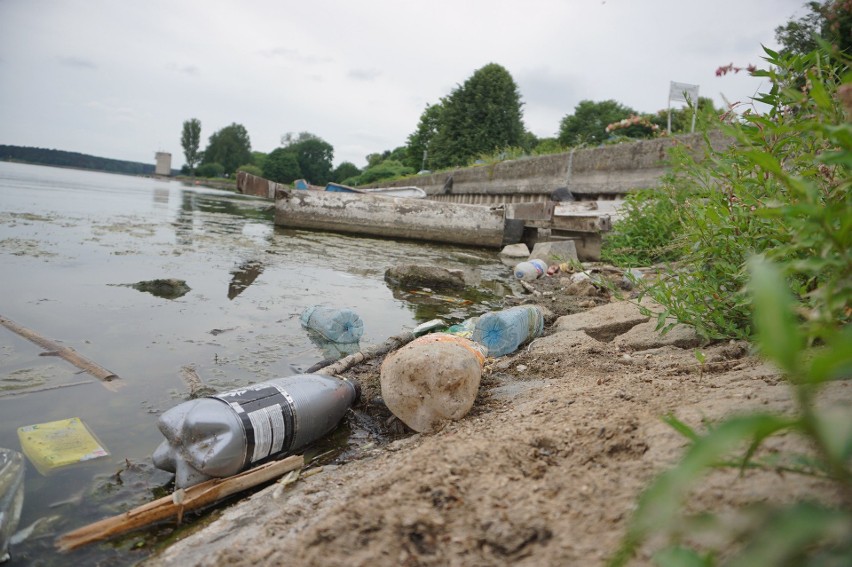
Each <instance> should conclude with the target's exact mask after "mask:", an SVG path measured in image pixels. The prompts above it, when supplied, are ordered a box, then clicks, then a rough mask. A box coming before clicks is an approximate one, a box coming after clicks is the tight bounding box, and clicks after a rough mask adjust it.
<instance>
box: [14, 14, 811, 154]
mask: <svg viewBox="0 0 852 567" xmlns="http://www.w3.org/2000/svg"><path fill="white" fill-rule="evenodd" d="M803 4H804V0H710V1H708V0H523V1H521V0H513V1H504V0H425V1H419V2H415V1H407V0H360V1H356V0H349V1H347V0H299V1H287V0H277V1H276V0H258V1H252V0H246V1H242V2H237V1H224V0H204V1H181V0H0V144H12V145H20V146H38V147H43V148H55V149H60V150H67V151H76V152H82V153H87V154H93V155H97V156H102V157H109V158H116V159H125V160H131V161H139V162H147V163H153V162H154V153H155V152H156V151H167V152H171V154H172V165H173V167H180V166H181V165H183V164H184V158H183V152H182V149H181V146H180V134H181V129H182V125H183V122H184V121H185V120H187V119H189V118H198V119H199V120H200V121H201V126H202V130H201V136H202V143H201V148H202V149H203V148H204V147H205V146H206V144H207V139H208V137H209V136H210V135H211V134H212V133H213V132H215V131H216V130H218V129H220V128H223V127H225V126H228V125H229V124H231V123H233V122H236V123H239V124H242V125H243V126H245V128H246V129H247V130H248V133H249V136H250V138H251V143H252V149H253V150H255V151H262V152H270V151H272V150H273V149H275V148H276V147H278V146H279V145H280V139H281V136H282V135H283V134H285V133H287V132H302V131H308V132H311V133H314V134H316V135H318V136H320V137H321V138H323V139H324V140H325V141H327V142H328V143H330V144H331V145H332V146H334V163H335V165H337V164H339V163H340V162H342V161H351V162H353V163H355V165H357V166H358V167H363V166H364V165H365V164H366V160H365V156H366V155H367V154H370V153H374V152H382V151H384V150H389V149H393V148H395V147H398V146H401V145H404V144H405V142H406V138H407V136H408V135H409V134H411V133H412V132H413V131H414V130H415V128H416V127H417V122H418V120H419V118H420V115H421V114H422V112H423V110H424V108H425V107H426V105H427V104H434V103H436V102H438V101H439V100H440V99H441V97H443V96H446V95H447V94H449V93H450V92H451V91H452V89H454V88H455V87H457V86H458V85H460V84H462V83H464V82H465V80H467V79H468V78H469V77H470V76H471V75H472V74H473V73H474V71H476V70H477V69H479V68H481V67H483V66H485V65H487V64H488V63H498V64H500V65H502V66H503V67H505V68H506V69H507V70H508V71H509V73H511V75H512V77H513V78H514V79H515V82H516V83H517V84H518V86H519V89H520V93H521V98H522V100H523V102H524V106H523V110H524V121H525V124H526V126H527V128H528V129H529V130H530V131H531V132H533V133H534V134H535V135H537V136H539V137H548V136H554V135H555V134H556V133H557V131H558V129H559V122H560V120H561V119H562V117H564V116H565V115H566V114H571V113H573V109H574V107H575V106H576V105H577V103H578V102H580V101H581V100H585V99H589V100H594V101H601V100H606V99H615V100H617V101H618V102H620V103H622V104H625V105H627V106H630V107H632V108H634V109H636V110H638V111H641V112H654V111H656V110H659V109H663V108H666V104H667V97H668V89H669V82H670V81H678V82H683V83H692V84H697V85H699V86H700V94H701V95H702V96H710V97H712V98H713V99H714V101H715V102H716V105H717V106H722V105H723V104H724V99H723V95H724V97H725V98H726V99H727V100H729V101H731V102H734V101H748V100H749V97H751V96H753V95H754V94H755V93H756V92H757V91H758V90H760V89H762V88H765V87H766V84H765V82H762V80H761V79H758V78H754V77H749V76H746V75H745V74H744V73H741V74H739V75H733V76H731V75H729V76H726V77H722V78H719V77H716V76H715V70H716V68H717V67H719V66H720V65H726V64H728V63H734V64H735V65H741V66H746V65H748V64H749V63H752V64H757V65H758V66H760V64H761V63H763V60H762V59H761V57H762V55H763V52H762V50H761V44H764V45H766V46H768V47H777V44H776V42H775V34H774V29H775V27H777V26H778V25H782V24H784V23H785V22H787V21H788V20H789V19H790V18H791V17H794V16H795V17H797V18H798V17H800V16H802V15H804V13H805V10H804V9H803V8H802V6H803Z"/></svg>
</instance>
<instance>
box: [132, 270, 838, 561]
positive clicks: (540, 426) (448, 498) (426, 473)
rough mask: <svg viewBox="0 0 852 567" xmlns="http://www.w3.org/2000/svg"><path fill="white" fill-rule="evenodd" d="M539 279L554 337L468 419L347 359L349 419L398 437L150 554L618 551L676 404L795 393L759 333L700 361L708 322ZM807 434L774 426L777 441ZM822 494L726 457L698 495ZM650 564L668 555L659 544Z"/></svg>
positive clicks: (748, 498)
mask: <svg viewBox="0 0 852 567" xmlns="http://www.w3.org/2000/svg"><path fill="white" fill-rule="evenodd" d="M548 285H549V286H550V289H547V286H548ZM535 287H536V291H538V292H539V293H540V294H541V295H535V296H533V295H530V296H527V298H528V299H527V300H529V301H533V300H535V301H536V302H540V303H544V304H545V305H548V304H549V307H551V309H554V310H555V316H556V315H561V317H559V318H556V317H555V316H554V318H553V319H552V320H551V321H550V323H549V325H548V327H547V330H546V336H544V337H541V338H539V339H537V340H535V341H534V342H533V343H532V344H531V345H529V346H527V347H524V348H523V349H522V350H521V351H519V352H518V353H516V354H514V355H512V356H509V357H504V358H501V359H496V360H490V361H489V364H488V365H487V367H486V373H485V376H484V379H483V381H482V384H481V386H480V391H479V395H478V397H477V401H476V404H475V405H474V408H473V410H472V412H471V413H470V414H469V415H468V416H467V417H465V418H464V419H462V420H461V421H458V422H454V423H451V424H449V425H447V426H446V427H444V428H443V429H442V430H440V431H439V432H437V433H434V434H416V435H415V434H412V433H411V432H409V431H406V429H405V427H404V426H403V425H402V424H400V423H399V422H398V421H396V420H395V419H394V418H393V417H392V416H391V415H390V414H389V413H383V411H385V412H386V410H383V409H382V405H381V402H380V400H379V399H378V386H377V383H378V373H379V365H380V363H381V361H380V360H374V361H371V362H369V363H365V364H363V365H361V366H359V367H357V368H355V369H353V370H351V371H349V372H348V373H347V375H348V376H350V377H354V378H357V379H358V380H360V381H361V383H362V385H363V387H364V395H363V398H362V399H363V402H362V403H361V404H360V405H359V406H357V407H356V408H355V409H354V411H353V412H351V415H350V417H349V419H351V420H357V421H358V422H359V423H361V424H362V425H363V424H374V425H375V424H378V426H379V427H382V428H386V431H385V432H384V434H385V437H383V438H384V439H391V441H390V442H387V443H383V444H382V443H372V442H370V443H364V444H361V445H360V446H358V447H356V448H355V449H354V450H352V451H349V452H348V453H346V455H345V456H344V458H342V459H339V460H338V461H337V462H335V463H334V464H331V465H325V466H323V467H321V468H315V469H314V472H315V473H316V474H312V475H311V476H309V477H307V478H303V479H302V480H300V481H298V482H296V483H295V484H291V485H289V486H287V487H286V488H284V487H281V486H278V485H272V486H270V487H268V488H266V489H264V490H262V491H260V492H258V493H256V494H254V495H253V496H251V497H250V498H247V499H244V500H242V501H240V502H238V503H236V504H234V505H232V506H231V507H229V508H228V509H226V510H225V511H224V512H222V513H221V515H220V516H219V517H218V518H217V519H216V520H214V521H212V522H211V523H210V524H209V525H207V526H206V527H205V528H203V529H201V530H199V531H197V532H196V533H194V534H192V535H188V536H187V537H185V539H183V540H182V541H179V542H177V543H174V544H173V545H172V546H171V547H169V548H168V549H165V550H163V551H162V552H161V553H160V554H159V555H158V556H155V557H152V558H150V559H148V560H147V561H145V562H144V563H143V564H144V565H146V566H148V567H152V566H161V565H162V566H171V565H187V564H192V565H220V564H229V565H258V564H260V565H279V564H285V563H286V564H296V565H368V564H370V565H372V564H378V565H391V564H393V565H464V566H474V565H476V566H478V565H510V564H511V565H600V564H602V563H603V562H604V561H605V560H606V558H607V557H608V556H609V555H610V554H611V553H612V552H613V551H614V549H615V548H616V546H617V544H618V542H619V538H620V537H621V535H622V534H623V532H624V530H625V527H626V524H627V521H628V519H629V516H630V513H631V510H632V509H633V507H634V501H635V498H636V496H637V495H638V493H639V492H640V490H641V489H642V488H643V487H644V486H645V485H646V484H647V482H648V481H649V480H650V479H651V478H652V477H653V476H654V474H655V473H657V472H659V471H661V470H662V469H663V468H665V467H666V466H668V465H670V464H672V463H674V462H675V460H676V459H677V457H678V456H679V454H680V453H681V451H682V449H683V447H684V441H683V438H682V437H681V436H679V435H678V434H677V433H676V432H674V431H673V430H672V429H671V428H669V427H668V426H667V425H665V424H664V423H663V422H662V421H661V420H660V417H661V416H662V415H665V414H667V413H673V414H674V415H676V416H677V417H678V418H679V419H681V420H683V421H685V422H686V423H687V424H689V425H691V426H695V427H700V426H701V423H702V421H704V420H715V419H718V418H721V417H722V416H726V415H729V414H731V413H735V412H740V411H745V410H751V409H755V408H759V409H761V410H769V411H786V410H788V409H790V408H791V407H792V401H791V391H790V389H789V388H788V386H787V385H786V383H785V382H783V380H782V379H781V377H780V375H779V374H778V372H777V371H776V370H775V369H774V368H773V367H771V366H770V365H768V364H765V363H763V362H761V361H760V360H758V359H757V358H755V357H754V356H752V355H751V354H750V353H749V349H748V346H747V345H746V344H744V343H728V342H725V343H719V344H713V345H701V346H700V347H698V348H700V350H701V351H702V352H703V353H704V354H705V357H706V359H705V362H704V364H699V362H698V361H697V359H696V357H695V354H694V350H695V348H696V344H698V343H696V342H695V341H696V338H695V337H694V335H691V334H690V333H689V332H688V331H684V332H681V333H678V334H672V335H669V336H666V337H659V336H657V335H656V334H655V333H654V331H653V328H652V327H653V326H652V325H647V324H645V321H646V320H647V319H646V318H645V317H643V316H642V315H641V314H639V312H638V310H637V308H636V307H635V306H633V305H631V304H629V303H620V304H617V305H616V304H613V303H608V302H607V298H605V297H602V296H601V295H600V294H598V295H595V296H593V297H579V296H571V295H567V294H565V293H564V289H563V288H562V287H561V284H558V282H557V280H556V279H554V280H552V281H551V282H549V284H547V283H545V282H541V283H538V284H536V286H535ZM548 293H549V294H550V295H547V294H548ZM572 313H573V314H572ZM830 394H831V396H830V397H831V400H833V402H832V403H844V404H847V405H848V404H849V401H850V399H852V392H850V388H849V385H848V384H847V383H838V384H834V385H832V388H831V392H830ZM394 432H395V433H394ZM791 443H792V442H791V441H790V440H786V439H783V438H777V439H773V440H772V441H771V442H770V443H769V444H768V447H767V449H766V450H768V451H774V450H779V449H784V450H787V449H790V446H791ZM806 495H807V496H810V497H818V498H826V499H831V498H833V497H834V496H836V495H833V494H832V493H831V490H830V488H829V487H828V486H827V485H824V484H822V483H821V482H820V481H818V480H815V479H810V478H803V477H784V476H780V475H778V474H776V473H774V472H772V473H770V472H765V471H757V470H753V471H748V472H746V474H745V475H744V476H742V477H740V476H738V472H737V471H732V470H718V471H715V472H713V473H712V474H710V475H709V476H708V477H706V478H705V479H704V480H703V481H702V482H701V483H700V484H699V485H698V486H697V488H696V489H695V490H694V491H693V492H692V494H691V499H690V506H691V510H693V511H697V510H701V509H705V508H708V507H711V506H712V507H713V508H714V509H717V510H718V509H727V508H731V507H735V506H742V505H745V504H749V503H755V502H763V501H788V500H791V499H794V498H799V497H803V496H806ZM636 564H640V565H644V564H650V553H649V551H648V550H643V553H642V554H641V555H640V557H638V558H637V560H636Z"/></svg>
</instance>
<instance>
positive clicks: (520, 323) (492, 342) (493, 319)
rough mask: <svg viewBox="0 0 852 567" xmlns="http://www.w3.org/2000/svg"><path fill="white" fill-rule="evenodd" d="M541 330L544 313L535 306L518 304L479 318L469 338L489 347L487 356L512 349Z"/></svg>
mask: <svg viewBox="0 0 852 567" xmlns="http://www.w3.org/2000/svg"><path fill="white" fill-rule="evenodd" d="M543 330H544V315H543V313H542V311H541V309H540V308H539V307H538V306H536V305H519V306H517V307H511V308H509V309H504V310H503V311H491V312H489V313H485V314H484V315H481V316H480V317H479V321H477V322H476V328H475V329H474V330H473V335H472V336H471V338H472V339H473V340H474V341H476V342H478V343H479V344H481V345H482V346H484V347H485V348H487V349H488V356H495V357H496V356H503V355H504V354H509V353H510V352H515V351H516V350H517V349H518V347H519V346H521V345H522V344H523V343H525V342H526V341H528V340H530V339H533V338H535V337H537V336H539V335H540V334H541V333H542V331H543Z"/></svg>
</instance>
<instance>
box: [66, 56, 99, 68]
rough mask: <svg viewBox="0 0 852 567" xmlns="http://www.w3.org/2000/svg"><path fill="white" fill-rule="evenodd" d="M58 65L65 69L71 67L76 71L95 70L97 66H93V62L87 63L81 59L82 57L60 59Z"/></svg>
mask: <svg viewBox="0 0 852 567" xmlns="http://www.w3.org/2000/svg"><path fill="white" fill-rule="evenodd" d="M59 63H60V64H62V65H64V66H66V67H73V68H76V69H97V68H98V66H97V65H95V63H94V62H92V61H89V60H88V59H83V58H82V57H60V58H59Z"/></svg>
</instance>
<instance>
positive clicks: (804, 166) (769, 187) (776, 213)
mask: <svg viewBox="0 0 852 567" xmlns="http://www.w3.org/2000/svg"><path fill="white" fill-rule="evenodd" d="M766 54H767V57H766V60H767V61H768V62H769V63H770V65H772V68H771V69H770V70H769V71H755V74H758V75H760V76H764V77H767V78H768V79H769V80H770V81H771V84H772V87H771V90H770V92H769V93H766V94H764V95H761V96H760V97H759V98H758V99H757V100H759V101H761V102H764V103H766V104H767V105H769V107H770V110H769V111H768V112H767V113H765V114H763V115H758V114H755V113H747V114H744V115H743V116H742V117H741V118H740V119H732V122H731V123H730V124H729V126H728V131H729V132H730V133H731V135H732V136H733V137H734V139H735V140H736V144H735V145H733V146H731V147H729V148H727V149H725V150H722V151H713V150H708V154H707V155H706V156H705V159H704V160H702V161H701V162H700V163H698V162H696V161H695V160H693V159H692V158H690V157H689V156H680V158H679V159H680V160H681V161H679V162H678V164H679V165H678V167H679V168H680V169H681V171H680V174H681V177H680V181H677V182H676V183H674V185H673V186H672V188H671V189H673V190H674V189H677V188H678V187H684V186H685V185H684V184H687V183H689V182H690V181H692V182H693V183H694V184H695V185H693V186H692V187H689V189H690V190H691V191H692V192H693V193H691V194H690V197H689V198H688V199H685V200H684V204H683V206H682V207H679V209H678V211H677V219H678V222H679V223H680V224H681V227H682V231H683V232H682V234H683V246H684V248H683V249H684V256H683V259H682V262H683V263H682V264H681V266H680V268H679V269H678V270H671V271H670V272H669V273H668V274H667V275H666V276H664V277H663V278H661V279H660V280H658V281H657V282H656V283H655V285H654V287H652V288H651V289H650V291H649V292H650V293H651V294H652V295H654V297H655V298H656V299H657V300H658V301H660V302H661V303H663V305H664V306H665V308H666V312H665V313H663V314H661V316H668V315H674V316H676V317H677V318H678V319H679V320H683V321H686V322H690V323H692V324H694V325H696V327H698V328H700V329H702V330H703V332H704V334H705V335H707V336H724V337H727V336H748V337H750V338H752V339H753V340H754V343H755V345H756V347H757V348H758V350H759V351H760V352H761V354H762V355H763V356H765V357H766V358H768V359H769V360H771V361H772V362H773V363H774V364H775V365H776V366H777V367H778V368H779V369H780V370H781V371H782V372H783V374H784V376H785V379H786V380H787V382H788V383H789V385H790V386H791V388H792V389H793V392H794V396H793V399H794V408H793V410H792V411H789V412H786V413H784V414H778V413H764V412H752V413H747V414H744V415H737V416H733V417H729V418H726V419H724V420H722V421H720V422H717V423H713V424H710V425H709V427H708V428H707V430H706V431H704V432H698V431H696V430H694V429H693V428H691V427H689V426H688V425H686V424H685V423H683V422H681V421H679V420H678V419H677V418H676V417H674V416H667V417H666V421H667V422H668V423H669V424H670V425H671V426H672V427H674V428H675V429H676V430H677V431H678V432H680V433H682V434H683V435H684V436H685V437H686V438H687V439H688V440H689V446H688V448H687V450H686V452H685V454H684V456H683V458H682V459H681V460H680V462H679V463H678V464H677V465H676V466H674V467H673V468H672V469H670V470H668V471H666V472H664V473H663V474H662V475H660V476H659V477H658V478H657V479H656V480H655V481H654V482H653V483H652V484H651V485H650V486H649V488H648V489H647V490H645V491H644V492H643V493H642V495H641V496H640V498H639V500H638V503H637V507H636V510H635V512H634V514H633V516H632V518H631V520H630V522H629V526H628V529H627V533H626V535H625V537H624V539H623V541H622V545H621V547H620V549H619V550H618V552H617V553H616V554H615V555H614V556H613V557H612V558H611V560H610V565H611V566H613V567H615V566H621V565H626V564H627V563H628V562H629V561H630V559H631V558H632V557H633V556H634V555H635V554H636V553H637V551H638V550H640V549H643V550H645V551H648V552H651V553H652V554H653V558H654V561H655V562H656V564H657V565H661V566H665V567H670V566H716V565H727V566H749V567H752V566H755V567H761V566H767V567H768V566H772V567H775V566H817V565H819V566H833V565H838V566H839V565H849V564H850V560H852V408H850V405H849V401H848V400H844V399H842V398H839V399H831V397H830V396H828V402H829V403H826V398H827V397H826V396H822V398H818V395H819V393H820V392H821V391H822V390H823V389H824V388H826V387H827V386H828V385H829V384H830V383H831V382H835V381H840V380H849V379H850V378H852V326H850V325H849V318H850V315H852V307H850V299H852V261H850V254H852V242H850V238H852V207H850V182H849V172H850V170H852V124H850V121H849V119H850V118H852V84H850V75H849V73H848V69H849V65H848V63H849V61H848V60H844V59H843V58H842V57H841V56H839V55H837V54H830V53H829V48H828V47H827V46H822V47H821V48H820V50H818V51H816V52H814V53H811V54H809V55H805V56H796V57H789V58H784V57H781V56H779V55H778V54H777V53H775V52H773V51H770V50H766ZM841 102H843V103H844V104H845V106H846V109H845V110H846V113H847V114H846V115H845V116H844V114H843V108H842V106H841ZM732 118H733V117H732ZM684 168H686V169H689V168H693V169H692V171H687V170H686V169H684ZM661 321H662V319H661ZM835 386H836V385H835ZM818 399H821V401H822V403H818ZM778 435H785V436H787V437H788V438H799V439H801V440H802V441H804V443H803V445H802V446H804V447H807V448H808V449H804V451H806V453H803V454H784V453H783V452H782V453H780V454H779V453H777V452H771V451H763V450H761V448H762V447H763V446H764V444H765V442H766V440H767V439H769V438H771V437H774V436H778ZM732 455H733V456H732ZM714 467H735V468H737V469H739V471H740V473H741V474H742V475H747V474H749V472H750V471H751V470H753V469H757V468H759V469H764V470H770V471H774V472H776V473H777V474H779V475H784V476H785V477H786V478H787V480H788V482H796V479H795V476H794V475H795V474H802V475H808V476H813V477H818V478H821V479H824V480H825V481H826V483H827V484H828V485H830V487H831V489H830V490H829V491H828V494H833V497H828V498H823V499H822V500H820V499H816V498H814V499H811V500H807V501H797V502H791V503H777V502H773V501H767V502H762V503H755V504H753V505H750V506H748V507H744V508H741V509H736V510H726V511H724V512H720V511H715V510H709V511H702V512H701V513H698V514H691V513H686V512H685V511H684V507H685V506H684V505H685V502H686V501H688V499H689V495H690V489H691V488H692V487H693V486H695V484H696V483H697V482H698V481H699V479H700V478H701V477H702V476H703V475H704V474H705V473H706V472H707V471H708V470H710V469H711V468H714Z"/></svg>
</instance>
